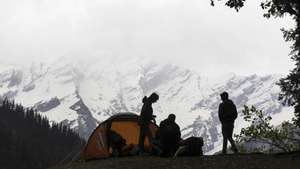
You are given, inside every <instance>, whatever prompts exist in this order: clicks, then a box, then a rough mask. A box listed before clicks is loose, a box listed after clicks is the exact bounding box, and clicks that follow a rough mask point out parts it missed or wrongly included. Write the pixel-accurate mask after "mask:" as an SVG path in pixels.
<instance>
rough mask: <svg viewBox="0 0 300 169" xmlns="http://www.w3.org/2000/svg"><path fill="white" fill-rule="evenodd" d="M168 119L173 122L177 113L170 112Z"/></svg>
mask: <svg viewBox="0 0 300 169" xmlns="http://www.w3.org/2000/svg"><path fill="white" fill-rule="evenodd" d="M168 119H169V120H170V121H172V122H175V119H176V116H175V114H169V116H168Z"/></svg>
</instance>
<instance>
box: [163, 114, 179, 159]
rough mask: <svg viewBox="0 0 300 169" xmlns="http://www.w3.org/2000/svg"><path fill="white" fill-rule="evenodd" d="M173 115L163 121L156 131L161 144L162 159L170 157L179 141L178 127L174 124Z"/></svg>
mask: <svg viewBox="0 0 300 169" xmlns="http://www.w3.org/2000/svg"><path fill="white" fill-rule="evenodd" d="M175 119H176V116H175V114H170V115H169V116H168V118H167V119H165V120H163V121H162V122H161V123H160V125H159V129H158V132H157V134H158V137H159V140H160V143H161V149H162V154H161V156H163V157H171V156H173V155H174V154H175V152H176V151H177V149H178V148H179V142H180V141H181V133H180V127H179V125H178V124H177V123H176V122H175Z"/></svg>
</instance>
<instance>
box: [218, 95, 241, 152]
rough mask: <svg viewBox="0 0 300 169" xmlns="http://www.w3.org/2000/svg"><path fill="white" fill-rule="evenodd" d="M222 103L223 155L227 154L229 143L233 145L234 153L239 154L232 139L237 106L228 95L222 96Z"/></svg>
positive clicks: (220, 110) (220, 108)
mask: <svg viewBox="0 0 300 169" xmlns="http://www.w3.org/2000/svg"><path fill="white" fill-rule="evenodd" d="M220 96H221V100H222V103H221V104H220V105H219V112H218V114H219V119H220V122H221V124H222V135H223V149H222V153H223V154H226V153H227V142H228V141H229V142H230V144H231V149H232V151H233V152H234V153H238V149H237V148H236V145H235V143H234V140H233V138H232V134H233V128H234V121H235V119H236V118H237V110H236V106H235V104H234V103H233V101H232V100H230V99H229V98H228V93H227V92H223V93H222V94H220Z"/></svg>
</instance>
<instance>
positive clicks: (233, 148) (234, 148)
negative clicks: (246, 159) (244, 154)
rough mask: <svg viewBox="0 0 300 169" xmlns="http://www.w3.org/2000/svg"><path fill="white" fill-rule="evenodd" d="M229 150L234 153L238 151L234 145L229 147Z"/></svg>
mask: <svg viewBox="0 0 300 169" xmlns="http://www.w3.org/2000/svg"><path fill="white" fill-rule="evenodd" d="M231 150H232V151H233V153H234V154H238V153H239V151H238V149H237V148H236V147H231Z"/></svg>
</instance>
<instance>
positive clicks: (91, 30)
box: [0, 0, 292, 74]
mask: <svg viewBox="0 0 300 169" xmlns="http://www.w3.org/2000/svg"><path fill="white" fill-rule="evenodd" d="M209 4H210V3H209V0H189V1H185V0H151V1H149V0H126V1H124V0H26V1H23V0H10V1H4V0H1V1H0V59H1V60H9V61H11V62H20V60H22V63H28V62H30V61H31V60H36V59H38V60H45V59H47V60H48V59H50V58H51V59H52V58H57V57H60V56H62V55H65V54H66V53H70V52H71V53H72V52H73V53H74V52H76V51H88V52H89V53H93V51H94V52H95V53H97V52H99V51H108V52H109V53H112V56H119V57H125V58H126V57H153V58H155V59H157V60H164V61H170V62H174V63H177V64H181V65H183V66H186V67H190V68H193V69H196V70H198V71H200V72H202V73H203V74H220V73H224V72H235V73H239V74H252V73H263V74H265V73H286V72H287V71H288V70H289V69H290V67H291V65H292V64H291V61H290V60H289V57H288V53H289V45H288V44H287V43H286V42H284V41H283V38H282V33H281V32H280V30H279V29H280V28H281V27H286V26H287V27H288V26H289V25H291V21H288V20H286V19H285V20H283V19H276V20H275V19H271V20H267V19H265V18H263V17H262V11H261V10H260V9H259V0H251V1H248V2H247V4H246V7H245V8H243V9H242V10H241V11H240V12H239V13H236V12H235V11H234V10H232V9H229V8H227V7H225V6H223V5H222V4H218V5H217V6H216V7H211V6H210V5H209ZM83 53H84V52H83Z"/></svg>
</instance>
